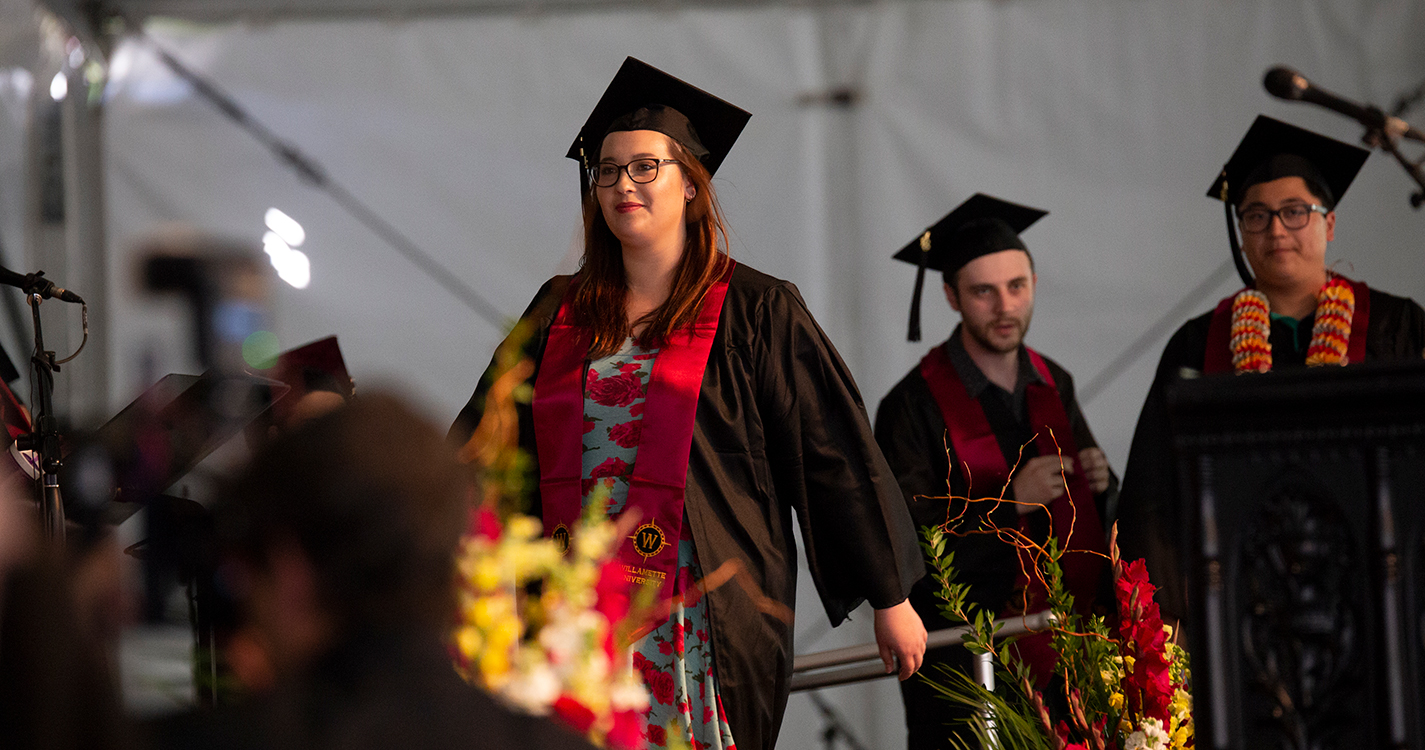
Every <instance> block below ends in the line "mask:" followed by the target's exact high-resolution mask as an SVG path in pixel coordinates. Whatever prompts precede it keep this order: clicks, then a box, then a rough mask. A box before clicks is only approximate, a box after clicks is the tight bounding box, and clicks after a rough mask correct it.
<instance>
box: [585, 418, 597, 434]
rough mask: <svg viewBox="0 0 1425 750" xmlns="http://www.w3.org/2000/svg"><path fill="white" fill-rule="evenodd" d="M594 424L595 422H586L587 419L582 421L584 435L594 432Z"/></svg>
mask: <svg viewBox="0 0 1425 750" xmlns="http://www.w3.org/2000/svg"><path fill="white" fill-rule="evenodd" d="M595 424H596V423H595V422H590V421H589V420H587V419H586V420H584V434H585V435H587V434H589V433H591V432H593V431H594V425H595Z"/></svg>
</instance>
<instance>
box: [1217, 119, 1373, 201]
mask: <svg viewBox="0 0 1425 750" xmlns="http://www.w3.org/2000/svg"><path fill="white" fill-rule="evenodd" d="M1370 155H1371V152H1369V151H1367V150H1365V149H1363V148H1359V147H1356V146H1352V145H1351V144H1349V143H1342V142H1341V141H1338V140H1336V139H1335V138H1327V137H1326V136H1324V135H1320V134H1318V133H1313V132H1311V131H1310V130H1306V129H1304V128H1298V127H1297V126H1295V125H1289V124H1287V123H1284V122H1282V121H1281V120H1274V119H1272V118H1270V117H1267V116H1266V115H1257V119H1256V121H1254V122H1253V123H1252V127H1250V128H1248V129H1247V134H1246V135H1244V136H1242V142H1241V143H1238V144H1237V150H1236V151H1234V152H1232V158H1231V159H1228V160H1227V164H1225V165H1223V167H1222V171H1221V172H1220V173H1219V174H1218V175H1217V179H1216V180H1215V181H1213V183H1212V187H1211V188H1209V189H1208V191H1207V197H1209V198H1215V199H1217V200H1230V201H1231V203H1232V205H1233V206H1236V205H1237V204H1239V203H1241V202H1242V194H1243V193H1245V192H1246V190H1247V188H1249V187H1251V186H1253V185H1257V184H1260V183H1263V182H1270V181H1272V180H1276V179H1280V178H1282V177H1300V178H1302V179H1304V180H1306V181H1307V184H1308V185H1310V184H1312V183H1315V185H1314V187H1317V188H1318V189H1319V188H1325V189H1326V190H1328V191H1329V192H1330V194H1329V195H1323V196H1321V198H1323V199H1324V200H1326V202H1327V203H1328V204H1329V205H1328V206H1327V208H1334V207H1335V205H1336V203H1338V202H1339V201H1340V200H1341V198H1342V196H1344V195H1345V194H1346V189H1347V188H1349V187H1350V186H1351V182H1352V181H1353V180H1355V179H1356V174H1357V173H1359V172H1360V171H1361V167H1362V166H1363V165H1364V164H1365V163H1366V157H1368V156H1370Z"/></svg>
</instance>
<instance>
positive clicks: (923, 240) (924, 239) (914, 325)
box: [905, 230, 930, 341]
mask: <svg viewBox="0 0 1425 750" xmlns="http://www.w3.org/2000/svg"><path fill="white" fill-rule="evenodd" d="M929 258H930V231H929V230H926V232H925V234H922V235H920V262H919V263H917V264H916V267H915V291H914V292H911V295H910V329H909V330H908V331H906V336H905V338H906V341H919V340H920V292H921V290H922V289H923V288H925V264H926V261H927V260H928V259H929Z"/></svg>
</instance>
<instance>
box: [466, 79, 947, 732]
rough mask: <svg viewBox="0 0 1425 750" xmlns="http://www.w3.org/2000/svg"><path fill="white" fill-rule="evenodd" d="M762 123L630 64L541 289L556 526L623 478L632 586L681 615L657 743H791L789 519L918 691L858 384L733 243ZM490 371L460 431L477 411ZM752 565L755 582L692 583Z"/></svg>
mask: <svg viewBox="0 0 1425 750" xmlns="http://www.w3.org/2000/svg"><path fill="white" fill-rule="evenodd" d="M748 117H749V115H748V114H747V113H746V112H744V111H742V110H740V109H737V108H735V107H733V106H731V105H729V104H727V103H726V102H723V101H722V100H720V99H717V98H715V97H712V96H711V95H709V94H706V93H704V92H702V91H700V90H698V89H695V88H693V87H691V86H689V85H687V84H686V83H683V82H682V81H679V80H677V79H675V78H672V77H671V76H668V75H666V74H664V73H662V72H661V71H658V70H656V69H654V68H651V67H649V66H647V65H645V64H643V63H641V62H639V61H637V60H634V59H633V58H629V59H628V60H626V61H625V63H624V65H623V67H622V68H621V69H620V71H619V73H618V75H617V76H616V77H615V79H614V81H613V82H612V83H611V84H610V85H609V88H608V90H607V91H606V92H605V94H604V97H603V99H602V100H601V101H600V102H599V104H598V106H597V107H596V108H595V110H594V113H593V114H592V115H591V116H590V118H589V120H588V122H587V123H586V124H585V126H584V128H583V130H582V131H581V133H580V135H579V138H578V140H576V142H575V144H574V147H573V148H572V149H571V150H570V154H569V155H570V156H571V157H573V158H576V159H579V160H580V161H581V162H582V165H583V166H584V167H585V172H584V175H585V176H586V177H587V178H592V180H593V182H594V188H593V189H592V190H590V189H588V188H587V187H586V190H585V196H584V220H585V253H584V258H583V263H582V268H581V270H580V272H579V273H577V274H576V275H574V276H573V277H572V278H570V277H556V278H555V279H553V280H551V281H550V282H548V283H546V284H545V285H544V287H543V288H542V289H540V291H539V293H538V295H537V296H536V297H535V300H534V302H533V303H531V305H530V307H529V309H528V310H527V311H526V313H525V316H524V318H525V319H526V320H529V321H531V322H533V323H534V328H535V333H534V335H533V336H532V337H531V338H529V339H528V340H527V341H526V342H525V344H524V349H525V352H526V353H527V354H528V355H529V357H530V358H531V359H532V360H533V361H534V363H535V365H536V370H535V372H534V374H533V375H531V376H530V378H529V382H530V383H532V384H533V387H534V397H533V403H532V404H531V405H529V406H522V407H521V409H522V411H521V414H520V425H521V434H520V440H521V443H522V444H523V445H524V447H525V448H526V449H527V450H528V451H529V453H530V454H531V456H533V457H534V458H535V464H536V465H535V467H534V468H533V469H532V471H533V472H537V476H538V487H539V491H538V493H536V498H535V504H536V511H537V512H539V513H540V514H541V515H542V517H543V519H544V524H545V531H546V534H549V535H552V536H555V537H556V538H561V537H562V538H567V534H568V533H569V532H568V530H569V529H570V528H573V526H574V522H575V521H576V520H577V518H578V516H579V514H580V512H581V509H582V507H583V504H584V503H585V502H589V501H590V499H591V498H592V497H593V496H594V490H595V488H596V487H599V486H603V487H607V488H608V490H609V491H610V493H611V497H610V508H609V510H610V513H611V514H618V513H622V512H626V511H635V510H636V512H637V513H638V514H639V516H638V518H639V521H638V522H637V523H638V528H637V529H636V530H635V532H634V534H633V535H631V537H630V538H629V540H628V541H626V542H624V543H623V544H622V546H621V547H620V549H619V551H618V555H619V558H620V560H621V561H623V562H624V564H625V565H626V570H627V571H628V580H629V581H630V582H631V583H639V582H642V581H648V580H651V581H655V582H658V585H659V586H660V591H661V593H662V594H663V596H664V597H665V598H666V599H671V601H672V602H673V604H672V607H671V611H670V614H669V618H668V620H667V621H666V622H663V623H661V624H660V625H659V626H658V627H657V628H656V629H655V630H653V632H652V633H650V634H648V635H646V636H644V637H643V638H642V639H641V640H640V641H639V642H638V643H637V644H636V646H635V650H636V653H635V654H634V666H635V668H637V669H639V670H640V671H641V672H642V675H643V678H644V681H645V683H646V684H647V685H648V687H649V690H650V694H651V700H650V703H651V704H652V706H651V709H650V714H649V719H648V736H649V740H650V744H652V745H654V746H662V745H664V744H666V742H667V740H668V738H667V737H666V736H665V734H664V730H665V729H666V728H667V727H669V726H670V722H675V724H673V725H672V726H674V729H675V731H680V732H682V733H683V734H684V740H685V741H688V742H690V744H692V746H693V747H732V746H733V745H734V743H735V744H736V745H737V746H739V747H742V748H771V747H772V746H773V745H774V744H775V742H776V737H777V731H778V728H779V726H780V724H781V719H782V714H783V710H784V708H785V706H786V700H787V695H788V687H789V681H790V677H791V667H792V655H793V652H792V621H791V612H792V607H793V605H794V603H795V596H796V563H795V555H796V546H795V543H794V541H793V526H792V524H793V518H792V514H793V512H794V511H795V513H796V523H797V524H798V525H799V528H800V530H801V533H802V538H803V540H804V541H805V544H806V555H807V562H808V567H809V569H810V571H811V575H812V578H813V582H814V583H815V584H816V590H817V592H818V593H819V594H820V596H821V599H822V603H823V605H824V607H825V609H826V613H827V615H828V616H829V617H830V619H831V621H832V623H833V624H839V623H840V622H841V621H842V620H844V619H846V617H847V615H848V614H849V613H850V612H851V611H852V610H853V609H855V608H856V607H857V606H858V605H859V604H860V603H861V602H862V601H869V602H870V604H871V605H872V607H873V608H875V625H876V628H875V629H876V635H877V641H878V643H879V644H880V645H881V652H882V658H883V659H886V660H887V663H888V670H889V664H890V662H891V659H892V657H894V658H895V659H897V660H898V661H899V662H900V666H901V677H902V679H905V678H906V677H908V676H909V675H910V674H911V673H912V672H914V670H915V669H916V668H917V667H918V666H919V662H920V659H921V655H922V654H923V652H924V647H925V636H926V634H925V629H924V626H923V625H922V624H921V622H920V618H919V617H918V616H916V614H915V612H914V610H913V609H911V607H910V605H909V603H908V602H907V595H908V594H909V592H910V588H911V585H912V584H914V583H915V581H917V580H918V579H919V578H921V577H922V576H923V575H924V572H925V571H924V564H923V562H922V560H921V556H920V551H919V548H918V545H917V543H916V538H915V532H914V529H913V527H912V525H911V521H910V517H909V514H908V513H907V511H906V507H905V502H904V501H903V500H902V499H901V495H900V490H899V489H898V488H897V486H896V483H895V478H894V477H893V476H892V475H891V472H890V469H889V468H888V467H887V466H886V463H885V459H884V458H883V457H882V456H881V453H880V450H879V449H878V448H877V447H876V443H875V440H874V439H873V437H872V435H871V429H870V426H869V424H868V422H867V418H866V413H865V408H864V406H863V404H862V400H861V396H860V394H859V393H858V392H857V390H856V386H855V384H854V383H853V381H852V378H851V374H850V373H849V372H848V371H847V368H846V365H845V364H844V363H843V362H842V361H841V358H840V357H839V356H838V355H837V353H836V350H835V349H834V348H833V347H832V345H831V342H830V341H828V340H827V338H826V336H825V334H824V333H823V332H822V331H821V329H820V328H819V327H818V326H817V324H816V321H815V320H813V319H812V316H811V314H810V313H809V312H808V311H807V308H806V304H805V303H804V302H803V301H802V298H801V296H800V295H799V294H798V293H797V290H796V288H795V287H794V286H793V285H792V284H790V283H788V282H786V281H780V280H778V279H774V278H772V277H770V276H767V275H765V274H762V273H759V272H757V271H754V270H753V269H751V268H749V267H747V266H746V265H742V264H739V263H735V262H734V261H732V260H731V259H729V258H728V257H727V255H726V254H725V252H724V248H725V243H726V237H725V231H724V227H723V222H722V218H721V214H720V211H719V208H718V206H717V202H716V198H715V196H714V194H713V190H712V185H711V182H710V177H711V173H712V172H713V171H714V170H715V169H716V168H717V166H718V164H719V163H720V162H721V161H722V159H723V157H725V156H726V154H727V152H728V150H729V149H730V148H731V146H732V142H733V141H734V140H735V139H736V137H737V135H738V134H739V132H740V131H741V129H742V127H743V126H744V125H745V124H746V122H747V119H748ZM492 369H493V365H492ZM491 377H492V373H490V372H487V374H486V377H485V378H483V379H482V380H481V383H480V385H479V388H478V389H477V390H476V392H475V394H474V396H473V397H472V398H471V400H470V403H469V404H468V405H467V406H466V407H465V409H464V410H463V411H462V412H461V414H460V416H459V418H458V419H457V421H456V423H455V425H454V427H452V429H451V433H452V437H453V438H455V439H457V440H464V439H465V438H466V437H467V436H468V435H470V433H471V431H472V430H473V429H474V426H475V425H476V424H477V423H478V422H479V419H480V416H481V413H482V411H483V406H484V400H485V393H486V391H487V390H488V388H489V387H490V385H491V383H490V379H491ZM739 568H740V569H741V570H742V571H744V572H745V573H746V574H747V576H746V578H747V580H749V581H750V582H751V583H752V584H755V585H752V586H745V585H739V584H740V583H741V582H740V581H739V582H738V583H733V584H731V585H722V586H718V587H709V588H710V590H707V591H705V592H704V591H703V590H702V589H701V587H699V586H697V585H696V582H698V581H700V580H701V579H702V578H703V577H704V575H706V574H710V573H713V572H714V571H720V570H721V571H724V572H728V571H731V570H734V569H739Z"/></svg>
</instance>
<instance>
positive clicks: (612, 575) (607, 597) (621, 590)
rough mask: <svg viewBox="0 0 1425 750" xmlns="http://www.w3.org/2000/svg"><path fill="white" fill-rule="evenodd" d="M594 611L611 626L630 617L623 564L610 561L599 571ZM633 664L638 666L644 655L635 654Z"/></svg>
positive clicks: (595, 586) (595, 587)
mask: <svg viewBox="0 0 1425 750" xmlns="http://www.w3.org/2000/svg"><path fill="white" fill-rule="evenodd" d="M594 596H595V599H594V610H595V611H597V612H598V613H599V614H601V615H603V616H604V619H606V620H608V621H609V624H611V625H612V624H614V623H617V622H619V621H620V620H622V619H623V618H624V617H626V616H627V615H628V606H629V600H628V582H627V581H625V580H624V574H623V563H621V562H619V561H617V560H609V561H608V562H606V563H604V566H603V567H602V568H600V569H599V582H598V583H597V584H595V585H594ZM634 657H635V658H634V660H633V663H634V665H635V666H637V665H638V658H640V657H642V654H639V653H637V652H635V653H634Z"/></svg>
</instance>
